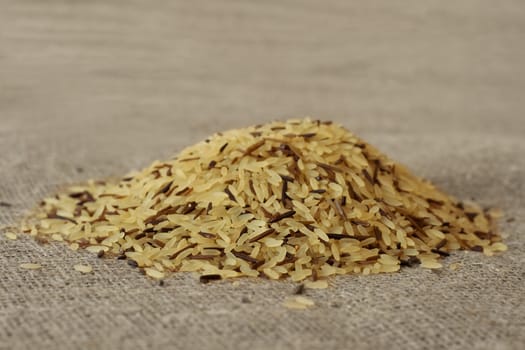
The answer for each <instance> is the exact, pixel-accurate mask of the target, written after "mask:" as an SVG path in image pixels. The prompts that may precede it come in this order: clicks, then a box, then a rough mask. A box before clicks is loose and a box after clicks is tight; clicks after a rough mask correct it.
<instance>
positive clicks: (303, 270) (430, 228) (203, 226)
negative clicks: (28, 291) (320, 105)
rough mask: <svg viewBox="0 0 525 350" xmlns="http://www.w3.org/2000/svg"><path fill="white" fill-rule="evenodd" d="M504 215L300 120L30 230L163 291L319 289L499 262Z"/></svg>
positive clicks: (332, 130) (108, 190)
mask: <svg viewBox="0 0 525 350" xmlns="http://www.w3.org/2000/svg"><path fill="white" fill-rule="evenodd" d="M498 215H499V214H498V212H497V211H494V210H483V209H482V208H480V207H479V206H477V205H475V204H474V203H463V202H459V201H457V200H455V199H454V198H452V197H450V196H448V195H446V194H444V193H443V192H441V191H439V190H437V189H436V188H435V187H434V186H433V185H432V184H431V183H429V182H428V181H425V180H422V179H420V178H418V177H416V176H414V175H412V174H411V173H410V172H409V171H408V170H407V169H406V168H404V167H403V166H401V165H399V164H397V163H394V162H393V161H391V160H390V159H388V158H387V157H386V156H384V155H383V154H381V153H380V152H378V151H377V150H376V149H375V148H374V147H372V146H370V145H369V144H367V143H365V142H363V141H362V140H360V139H359V138H357V137H356V136H354V135H353V134H351V133H350V132H348V131H347V130H345V129H344V128H343V127H341V126H338V125H334V124H332V123H331V122H320V121H312V120H309V119H304V120H290V121H287V122H273V123H270V124H266V125H258V126H254V127H249V128H246V129H239V130H231V131H227V132H224V133H219V134H216V135H213V136H212V137H210V138H209V139H207V140H205V141H203V142H200V143H198V144H196V145H194V146H191V147H188V148H186V149H185V150H183V151H182V152H181V153H180V154H179V155H177V156H176V158H174V159H170V160H166V161H156V162H154V163H153V164H152V165H151V166H150V167H148V168H146V169H144V170H142V171H140V172H137V173H132V174H129V175H127V176H125V177H124V178H122V179H120V180H117V181H107V182H106V181H90V182H88V183H87V184H86V185H82V186H73V187H70V188H68V189H67V190H66V191H64V192H63V193H60V194H58V195H56V196H54V197H52V198H47V199H45V200H44V201H43V202H42V203H41V206H40V208H39V209H38V210H37V212H36V213H34V214H33V215H32V216H31V217H30V220H29V221H26V223H25V224H24V227H23V229H24V231H25V232H28V233H30V234H31V235H32V236H35V237H36V238H37V239H39V240H40V241H48V240H50V239H51V240H56V241H65V242H67V243H68V244H69V245H70V247H71V248H72V249H75V250H76V249H78V248H85V249H87V250H89V251H92V252H94V253H97V254H98V255H99V256H100V257H102V256H106V257H108V256H112V257H117V258H120V259H128V260H129V263H130V264H131V265H133V266H136V267H139V268H141V269H142V270H143V271H144V272H145V273H146V274H147V275H149V276H151V277H153V278H158V279H162V278H164V277H165V276H166V275H167V274H168V273H169V272H174V271H195V272H199V273H200V274H201V275H202V277H201V278H202V279H203V281H207V280H212V279H220V278H231V277H240V276H252V277H257V276H264V277H267V278H270V279H280V278H286V277H290V278H291V279H292V280H293V281H302V280H305V279H311V280H313V281H318V282H319V281H325V280H326V278H327V277H329V276H333V275H337V274H364V275H368V274H377V273H382V272H395V271H398V270H399V269H400V266H403V265H406V266H412V265H416V264H421V266H422V267H426V268H439V267H441V266H442V265H441V263H440V259H441V258H442V256H446V255H448V252H450V251H453V250H458V249H466V250H474V251H479V252H484V253H485V254H487V255H493V254H494V253H495V252H498V251H504V250H506V246H505V245H504V244H503V243H501V237H500V235H499V234H498V230H497V227H496V218H497V217H498ZM323 285H324V284H323V283H320V284H319V286H323Z"/></svg>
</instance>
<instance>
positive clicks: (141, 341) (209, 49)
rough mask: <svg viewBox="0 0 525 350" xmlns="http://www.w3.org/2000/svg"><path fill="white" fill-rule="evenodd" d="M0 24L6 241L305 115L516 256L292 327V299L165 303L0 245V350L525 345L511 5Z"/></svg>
mask: <svg viewBox="0 0 525 350" xmlns="http://www.w3.org/2000/svg"><path fill="white" fill-rule="evenodd" d="M0 7H1V8H2V11H0V202H1V203H0V225H14V224H15V223H16V222H17V218H18V217H19V216H20V215H22V214H23V213H24V212H25V211H26V210H28V209H29V208H31V207H32V206H33V205H34V204H35V203H37V202H38V200H39V199H40V198H41V197H43V196H45V195H47V194H49V193H52V191H54V190H55V189H57V188H58V187H59V186H61V185H63V184H68V183H75V182H80V181H83V180H86V179H88V178H99V177H106V176H111V175H121V174H123V173H125V172H127V171H128V170H132V169H139V168H141V167H143V166H146V165H148V164H149V163H150V162H152V161H153V160H155V159H163V158H166V157H169V156H171V155H173V154H174V153H175V152H176V151H178V150H180V149H181V148H182V147H183V146H185V145H189V144H192V143H194V142H196V141H199V140H201V139H203V138H205V137H206V136H207V135H208V134H210V133H212V132H214V131H219V130H223V129H229V128H237V127H242V126H246V125H249V124H254V123H260V122H266V121H269V120H272V119H279V118H285V117H294V116H305V115H311V116H313V117H319V118H324V119H332V120H334V121H336V122H339V123H342V124H344V125H345V126H346V127H347V128H349V129H350V130H352V131H354V132H355V133H357V134H358V135H359V136H361V137H363V138H364V139H365V140H366V141H369V142H370V143H372V144H374V145H376V146H377V147H378V148H379V149H380V150H382V151H384V152H385V153H387V154H388V155H390V156H391V157H392V158H393V159H396V160H399V161H401V162H403V163H404V164H406V165H407V166H408V167H409V168H410V169H411V170H412V171H414V173H416V174H418V175H421V176H425V177H427V178H429V179H431V180H432V181H434V182H435V183H436V184H437V185H438V186H439V187H441V188H442V189H444V190H445V191H446V192H448V193H451V194H453V195H455V196H457V197H459V198H464V199H470V198H475V199H476V200H477V201H478V202H480V203H481V204H483V205H486V206H498V207H501V208H502V209H503V210H504V211H505V212H506V217H505V218H504V220H503V223H502V229H503V231H504V233H505V234H507V235H508V238H506V240H505V241H506V243H507V244H508V245H509V251H508V252H507V253H505V254H503V255H501V256H498V257H492V258H488V257H485V256H483V255H482V254H479V253H475V252H459V253H455V254H453V255H452V256H451V257H450V258H447V259H446V260H445V263H446V265H448V263H452V262H459V263H460V264H461V265H460V268H459V269H458V270H457V271H451V270H450V269H448V268H445V269H443V270H440V271H429V270H424V269H419V268H414V269H410V268H408V269H403V270H402V271H401V273H397V274H391V275H379V276H371V277H356V276H343V277H338V278H336V279H333V280H332V287H331V288H330V289H328V290H320V291H317V290H316V291H314V290H307V291H306V295H307V296H308V297H310V298H312V299H313V300H314V301H315V303H316V306H315V307H313V308H311V309H308V310H305V311H294V310H288V309H286V308H284V307H283V306H282V302H283V301H284V299H285V298H286V297H287V296H289V295H291V294H292V293H293V290H294V284H292V283H290V282H287V281H284V282H272V281H266V280H249V279H243V280H240V281H239V284H238V285H234V284H232V283H231V282H230V281H227V282H219V283H211V284H207V285H202V284H200V283H199V282H198V280H197V279H195V277H194V276H191V275H185V274H176V275H174V276H173V277H171V278H169V279H168V280H167V282H166V285H165V286H162V287H161V286H159V285H158V284H157V283H155V282H153V281H151V280H149V279H147V278H146V277H145V276H143V275H141V274H139V273H138V272H137V270H136V269H133V268H131V267H130V266H128V265H127V264H126V263H125V262H123V261H118V260H106V259H97V258H96V257H94V256H93V255H92V254H88V253H86V252H73V251H71V250H69V249H68V248H67V247H65V246H63V245H60V244H51V245H45V246H41V245H39V244H37V243H36V242H34V241H33V240H31V239H29V238H27V237H24V236H23V235H20V234H19V239H18V240H16V241H11V240H7V239H6V238H5V237H4V235H3V234H2V235H1V238H0V349H35V348H39V349H75V348H78V349H135V348H136V349H149V348H162V347H169V348H180V349H183V348H194V349H201V348H202V349H204V348H207V349H234V348H244V349H248V348H249V349H253V350H255V349H318V348H324V349H338V348H348V347H351V348H354V349H390V348H404V349H438V348H447V349H465V348H473V349H519V348H521V346H522V345H523V344H524V343H525V317H524V315H525V297H524V295H525V294H524V293H523V290H525V268H524V266H525V259H524V249H525V232H524V231H525V203H524V199H523V193H525V186H524V181H523V179H525V157H524V156H523V155H524V154H525V141H524V140H523V135H524V133H525V122H524V118H523V111H524V109H525V102H524V99H523V93H524V92H525V78H524V77H525V70H524V66H523V61H524V60H525V47H524V46H523V38H524V36H525V4H524V3H523V1H519V0H516V1H502V2H499V3H498V6H493V3H492V2H491V1H488V0H487V1H466V0H462V1H454V2H442V1H419V0H418V1H416V0H414V1H406V2H403V5H401V3H400V2H391V1H386V0H385V1H372V2H366V3H365V2H361V1H359V2H357V1H340V2H319V1H300V2H299V1H298V2H294V1H275V2H266V1H264V2H251V3H247V2H230V1H225V0H220V1H213V2H202V3H201V2H200V1H190V2H187V1H159V2H155V4H152V3H149V2H140V1H129V2H119V1H116V0H111V1H100V2H91V1H90V2H82V1H75V2H69V1H67V2H66V1H36V0H33V1H25V2H23V1H18V0H17V1H12V2H6V1H3V0H0ZM510 218H513V219H514V220H509V219H510ZM507 221H509V222H507ZM27 262H35V263H40V264H42V266H43V268H42V269H41V270H36V271H25V270H22V269H20V268H19V267H18V266H19V264H21V263H27ZM78 263H88V264H91V265H92V266H93V268H94V273H92V274H88V275H82V274H80V273H79V272H77V271H75V270H74V269H73V265H75V264H78Z"/></svg>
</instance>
